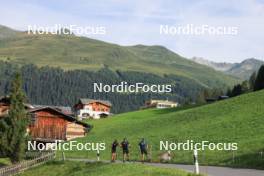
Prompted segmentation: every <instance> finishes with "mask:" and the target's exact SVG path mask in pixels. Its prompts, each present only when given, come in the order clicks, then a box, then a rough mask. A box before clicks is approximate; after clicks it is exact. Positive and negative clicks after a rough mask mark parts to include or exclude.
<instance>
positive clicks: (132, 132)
mask: <svg viewBox="0 0 264 176" xmlns="http://www.w3.org/2000/svg"><path fill="white" fill-rule="evenodd" d="M263 100H264V91H259V92H254V93H249V94H244V95H242V96H239V97H236V98H232V99H229V100H224V101H220V102H217V103H213V104H209V105H204V106H199V107H193V108H191V107H189V108H175V109H164V110H156V109H149V110H141V111H135V112H130V113H124V114H119V115H116V116H113V117H110V118H107V119H101V120H90V121H88V123H90V124H92V125H93V129H92V131H91V132H90V133H89V134H88V135H87V136H86V137H84V138H80V139H77V141H79V142H82V143H86V142H105V143H106V145H107V148H106V150H105V151H103V152H101V158H103V159H107V160H109V159H110V151H111V148H110V147H111V143H112V141H113V140H114V139H118V140H119V142H121V140H122V139H123V138H124V137H127V138H128V140H129V141H130V143H131V159H132V160H139V150H138V142H139V140H140V139H141V138H142V137H144V138H146V140H147V142H148V144H149V145H151V146H152V149H151V153H152V160H153V161H154V162H155V161H159V160H158V155H159V154H161V153H162V152H163V151H160V150H159V142H160V141H170V142H185V141H186V140H194V141H195V142H202V141H209V142H212V143H223V142H225V143H228V142H230V143H238V150H237V151H234V152H232V151H208V150H206V151H200V152H199V161H200V163H201V164H203V165H224V166H237V167H251V168H263V167H264V158H263V156H262V155H261V152H262V151H264V135H263V134H264V123H263V120H264V101H263ZM65 154H66V157H77V158H90V159H91V158H95V157H96V152H92V151H70V152H65ZM60 155H61V153H59V152H58V156H60ZM173 155H174V157H173V160H172V162H174V163H192V162H193V158H192V151H173ZM118 157H119V159H121V149H120V148H119V150H118Z"/></svg>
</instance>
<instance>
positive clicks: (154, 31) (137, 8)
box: [0, 0, 264, 62]
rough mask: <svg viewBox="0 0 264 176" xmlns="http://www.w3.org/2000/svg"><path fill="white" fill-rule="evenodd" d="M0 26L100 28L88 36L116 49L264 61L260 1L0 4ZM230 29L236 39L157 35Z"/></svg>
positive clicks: (262, 6)
mask: <svg viewBox="0 0 264 176" xmlns="http://www.w3.org/2000/svg"><path fill="white" fill-rule="evenodd" d="M0 3H1V6H0V16H1V18H0V24H2V25H6V26H9V27H12V28H15V29H19V30H26V29H27V26H28V25H39V26H54V24H62V25H71V24H74V25H78V26H83V27H85V26H104V27H105V28H106V35H92V36H88V37H91V38H96V39H100V40H104V41H107V42H112V43H117V44H120V45H135V44H146V45H163V46H165V47H167V48H169V49H171V50H173V51H174V52H176V53H178V54H180V55H182V56H185V57H188V58H190V57H193V56H198V57H204V58H206V59H209V60H213V61H217V62H239V61H242V60H244V59H246V58H251V57H255V58H258V59H261V60H264V47H263V46H264V1H263V0H221V1H211V0H200V1H198V0H152V1H151V0H130V1H125V0H104V1H103V0H96V1H89V0H75V1H70V0H45V1H37V0H24V1H19V0H8V1H4V0H0ZM186 24H194V25H197V26H200V25H210V26H234V27H237V29H238V34H237V35H224V36H223V35H220V36H219V35H218V36H216V35H214V36H211V35H206V34H205V35H199V36H197V35H161V34H160V25H170V26H185V25H186Z"/></svg>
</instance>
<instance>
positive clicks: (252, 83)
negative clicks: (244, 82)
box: [248, 72, 257, 90]
mask: <svg viewBox="0 0 264 176" xmlns="http://www.w3.org/2000/svg"><path fill="white" fill-rule="evenodd" d="M256 77H257V74H256V72H254V73H252V75H251V76H250V78H249V80H248V82H249V88H250V90H253V89H254V85H255V81H256Z"/></svg>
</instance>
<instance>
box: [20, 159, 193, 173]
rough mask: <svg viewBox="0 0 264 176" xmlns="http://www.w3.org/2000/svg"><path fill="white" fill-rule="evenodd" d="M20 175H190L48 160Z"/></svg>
mask: <svg viewBox="0 0 264 176" xmlns="http://www.w3.org/2000/svg"><path fill="white" fill-rule="evenodd" d="M19 175H20V176H33V175H38V176H46V175H49V176H58V175H67V176H81V175H89V176H98V175H100V176H132V175H142V176H161V175H162V176H192V175H194V174H190V173H187V172H184V171H181V170H176V169H167V168H157V167H153V166H146V165H142V164H103V163H94V164H86V163H84V162H65V163H63V162H50V163H48V164H45V165H44V166H39V167H37V168H33V169H30V170H28V171H26V172H25V173H23V174H19Z"/></svg>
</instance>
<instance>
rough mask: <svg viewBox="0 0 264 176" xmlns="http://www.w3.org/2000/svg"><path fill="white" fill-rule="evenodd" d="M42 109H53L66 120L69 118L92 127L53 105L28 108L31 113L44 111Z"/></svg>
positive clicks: (71, 120)
mask: <svg viewBox="0 0 264 176" xmlns="http://www.w3.org/2000/svg"><path fill="white" fill-rule="evenodd" d="M42 110H51V111H53V112H56V113H58V114H61V115H62V116H63V117H64V118H65V119H66V120H68V121H70V122H75V123H77V124H80V125H83V126H85V127H87V128H90V127H91V126H90V125H89V124H87V123H84V122H81V121H79V120H77V119H76V118H74V117H73V116H70V115H67V114H65V113H63V112H61V111H60V110H58V109H56V108H53V107H49V106H46V107H39V108H34V109H30V110H28V112H29V113H34V112H37V111H42Z"/></svg>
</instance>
